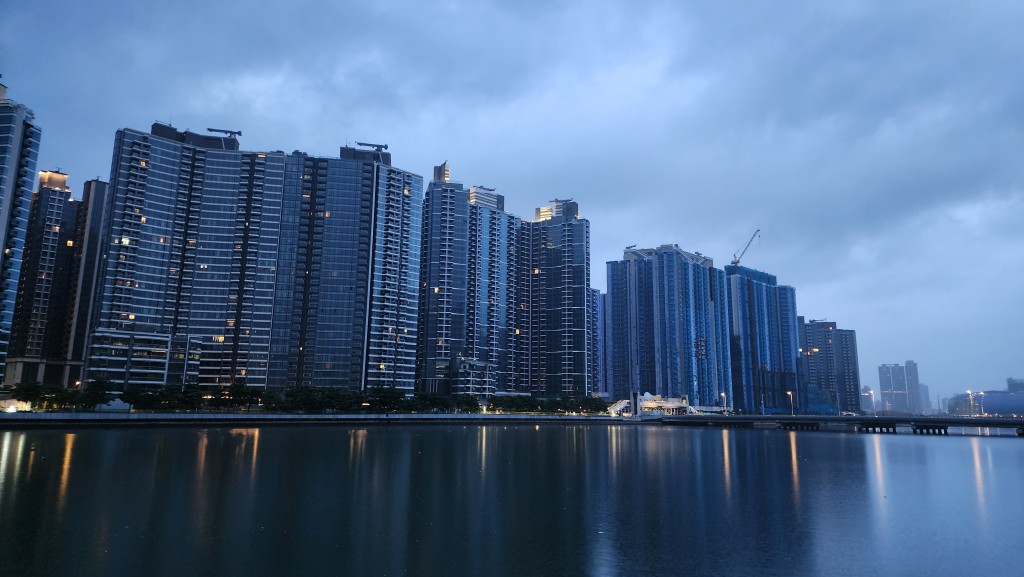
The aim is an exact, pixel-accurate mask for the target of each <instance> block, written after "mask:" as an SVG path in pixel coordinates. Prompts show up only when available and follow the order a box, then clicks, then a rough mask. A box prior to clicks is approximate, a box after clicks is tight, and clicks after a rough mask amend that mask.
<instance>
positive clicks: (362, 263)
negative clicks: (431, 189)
mask: <svg viewBox="0 0 1024 577" xmlns="http://www.w3.org/2000/svg"><path fill="white" fill-rule="evenodd" d="M284 181H285V185H284V192H285V195H284V202H283V204H282V226H281V235H280V236H281V241H280V249H279V250H278V253H277V285H276V299H275V303H274V319H273V338H272V344H271V359H272V362H271V375H270V383H269V384H270V386H273V387H275V388H286V387H292V386H312V387H333V388H341V389H345V390H350V391H356V390H360V389H364V388H367V387H393V388H396V389H402V390H408V391H411V390H412V389H413V387H414V383H415V372H416V334H417V316H418V313H419V282H420V278H419V267H420V260H419V259H420V242H421V238H420V234H421V231H420V227H421V223H422V209H423V178H422V177H421V176H418V175H416V174H413V173H411V172H407V171H404V170H400V169H397V168H394V167H392V166H391V154H390V153H388V152H383V151H382V150H363V149H355V148H351V147H343V148H342V149H341V153H340V155H339V158H319V157H313V156H309V155H306V154H303V153H298V152H296V153H293V154H291V155H289V156H288V157H287V158H286V159H285V178H284Z"/></svg>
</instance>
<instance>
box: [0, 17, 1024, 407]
mask: <svg viewBox="0 0 1024 577" xmlns="http://www.w3.org/2000/svg"><path fill="white" fill-rule="evenodd" d="M1022 21H1024V3H1021V2H1019V1H1012V0H1011V1H998V0H991V1H986V2H981V3H968V2H960V1H904V2H845V1H829V2H811V1H804V2H788V1H784V0H783V1H763V2H759V1H750V2H729V3H723V2H712V1H707V2H684V1H664V2H661V1H643V0H640V1H637V0H634V1H630V2H625V1H610V0H591V1H586V2H584V1H575V0H548V1H543V2H542V1H535V0H518V1H506V2H494V1H491V2H488V1H476V2H460V1H448V2H430V1H423V0H406V1H400V0H395V1H386V0H385V1H380V0H375V1H373V2H369V1H361V2H312V1H303V0H291V1H289V2H281V1H277V2H266V1H264V0H249V1H246V2H211V1H206V2H195V1H193V0H176V1H175V2H166V3H160V4H159V5H157V4H153V3H149V2H137V1H136V2H123V1H121V0H107V1H105V2H103V3H94V2H82V1H66V2H65V1H52V0H35V1H32V2H24V1H18V0H0V74H3V78H2V80H0V82H3V83H4V84H6V85H7V86H8V87H9V91H8V97H9V98H12V99H14V100H16V101H18V102H21V103H23V104H26V105H27V106H29V107H30V108H32V109H33V111H34V112H35V115H36V120H37V122H38V123H39V124H40V126H41V127H42V130H43V137H42V144H41V151H40V157H39V168H40V169H55V168H58V167H59V168H60V169H62V170H63V171H64V172H66V173H68V174H69V175H70V180H71V184H72V187H73V188H74V190H76V191H79V190H80V189H81V184H82V182H84V181H85V180H88V179H92V178H96V177H99V178H101V179H103V180H107V179H108V178H109V173H110V159H111V152H112V149H113V140H114V133H115V131H116V130H117V129H119V128H124V127H129V128H135V129H143V130H145V129H148V127H149V126H150V124H151V123H152V122H153V121H161V122H170V123H172V124H173V125H174V126H176V127H178V128H180V129H191V130H193V131H196V132H203V131H205V129H206V128H208V127H214V128H224V129H232V130H241V131H242V132H243V136H242V137H241V139H240V140H241V143H242V148H243V149H246V150H283V151H285V152H291V151H292V150H302V151H304V152H307V153H310V154H316V155H324V156H329V155H336V154H337V153H338V152H337V151H338V147H339V146H341V145H344V144H346V143H350V144H351V143H354V142H356V141H362V142H375V143H387V144H388V145H389V147H390V151H391V152H392V154H393V163H394V165H395V166H397V167H400V168H403V169H406V170H410V171H413V172H416V173H418V174H422V175H425V176H427V177H428V178H429V176H430V174H431V167H432V166H434V165H436V164H440V163H441V162H443V161H445V160H447V161H449V162H450V163H451V165H452V172H453V174H452V176H453V180H457V181H461V182H464V183H465V184H468V185H485V186H490V187H494V188H496V189H497V190H498V192H500V193H502V194H504V195H505V198H506V208H507V209H508V210H509V211H510V212H513V213H515V214H518V215H520V216H523V217H532V215H533V209H534V208H535V207H537V206H541V205H544V204H546V203H547V202H548V201H549V200H550V199H554V198H573V199H575V200H576V201H577V202H579V204H580V209H581V213H582V216H584V217H586V218H588V219H589V220H590V222H591V262H592V277H591V281H592V285H593V286H594V287H596V288H599V289H601V290H604V289H605V263H606V262H607V261H610V260H617V259H619V258H621V256H622V249H623V247H625V246H627V245H634V244H635V245H638V246H641V247H654V246H658V245H662V244H678V245H679V246H680V247H681V248H683V249H684V250H688V251H699V252H701V253H703V254H706V255H709V256H711V257H713V258H714V259H715V263H716V265H717V266H724V265H726V264H728V263H729V261H730V260H731V259H732V257H733V255H734V254H736V253H738V252H739V251H740V250H741V249H742V248H743V246H744V244H745V243H746V242H747V240H748V239H749V238H750V237H751V235H752V234H753V232H754V231H755V230H757V229H760V230H761V232H760V235H759V236H758V237H757V238H756V239H755V240H754V241H753V243H752V244H751V246H750V248H749V250H748V251H747V253H746V255H745V256H744V257H743V261H742V262H743V264H744V265H745V266H749V267H751V268H756V269H759V270H763V271H766V272H769V273H772V274H774V275H776V276H777V277H778V279H779V282H780V283H781V284H788V285H792V286H794V287H796V292H797V304H798V312H799V314H801V315H803V316H805V317H807V318H814V319H828V320H830V321H835V322H837V323H838V324H839V327H840V328H850V329H855V330H856V331H857V342H858V347H859V352H860V367H861V381H862V384H864V385H870V386H872V387H874V388H875V389H877V388H878V372H877V367H878V365H880V364H882V363H902V362H904V361H906V360H909V359H912V360H915V361H917V362H918V364H919V366H920V374H921V380H922V382H924V383H925V384H927V385H929V387H930V388H931V391H932V396H933V400H934V397H935V396H936V395H942V396H948V395H950V394H953V393H955V392H962V391H964V390H966V389H972V390H990V389H1003V388H1005V386H1006V378H1007V377H1010V376H1015V377H1024V330H1022V327H1024V298H1022V297H1024V161H1022V158H1024V157H1022V151H1024V74H1021V71H1022V68H1021V62H1024V34H1021V33H1020V22H1022Z"/></svg>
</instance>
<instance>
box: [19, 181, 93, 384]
mask: <svg viewBox="0 0 1024 577" xmlns="http://www.w3.org/2000/svg"><path fill="white" fill-rule="evenodd" d="M67 181H68V175H66V174H64V173H61V172H59V171H53V172H50V171H42V172H40V173H39V187H38V189H37V190H36V192H35V193H33V195H32V202H31V204H30V206H29V219H28V230H27V236H26V242H25V250H24V254H23V258H22V267H21V270H22V275H21V283H20V285H19V287H18V297H17V302H16V304H15V307H14V322H13V325H12V329H11V342H10V348H9V351H8V362H7V371H6V373H5V375H4V377H5V381H6V382H7V383H47V384H59V385H65V384H66V383H65V377H66V375H65V372H66V361H67V358H68V352H69V345H70V342H69V337H70V331H69V325H70V323H71V313H72V311H73V309H74V297H75V294H74V292H75V283H76V280H77V270H75V268H74V264H75V250H76V247H75V239H76V238H77V234H76V226H77V222H78V209H79V206H80V205H81V203H80V202H77V201H76V200H75V199H74V198H72V197H71V189H70V188H68V185H67Z"/></svg>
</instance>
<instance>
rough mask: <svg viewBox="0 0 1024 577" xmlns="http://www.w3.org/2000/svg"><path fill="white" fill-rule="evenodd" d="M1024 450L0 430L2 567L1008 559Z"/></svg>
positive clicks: (697, 432) (555, 429)
mask: <svg viewBox="0 0 1024 577" xmlns="http://www.w3.org/2000/svg"><path fill="white" fill-rule="evenodd" d="M1022 454H1024V443H1022V442H1021V440H1019V439H1005V438H1004V439H1001V438H979V437H974V438H952V437H944V438H931V437H917V436H910V435H896V436H884V435H848V434H828V433H796V432H781V431H759V430H715V429H682V428H664V427H656V426H651V427H648V426H633V425H626V426H603V425H594V426H560V425H548V424H545V425H543V426H541V425H526V426H490V427H477V426H442V425H430V426H390V427H389V426H364V427H351V428H350V427H343V426H330V427H295V428H290V427H279V428H265V429H258V428H247V429H200V430H195V429H125V430H81V431H74V432H66V431H3V432H0V544H2V545H3V550H4V551H5V554H3V555H0V575H31V574H75V575H112V576H120V575H138V574H146V575H185V574H200V573H201V574H224V575H233V574H245V575H252V576H258V575H285V574H288V575H291V574H368V575H377V574H392V575H393V574H415V575H485V574H486V575H634V574H678V573H680V572H692V573H695V574H716V575H717V574H722V575H729V574H751V575H753V574H756V575H816V574H822V573H828V574H831V575H861V574H870V573H877V574H899V573H906V572H908V571H911V570H914V571H917V572H921V573H929V574H934V575H946V574H949V575H955V574H1013V569H1012V568H1013V567H1015V566H1016V565H1017V564H1019V563H1020V562H1021V561H1024V558H1022V554H1021V552H1020V548H1018V547H1016V546H1015V545H1014V546H1012V547H1011V546H1008V545H1007V544H1011V543H1016V542H1019V540H1020V538H1021V537H1022V528H1021V526H1020V523H1019V522H1018V516H1019V512H1020V511H1021V510H1024V497H1022V496H1021V492H1020V491H1019V480H1020V479H1021V478H1024V457H1022ZM951 544H955V547H953V546H951ZM963 551H970V552H971V555H963V554H962V552H963Z"/></svg>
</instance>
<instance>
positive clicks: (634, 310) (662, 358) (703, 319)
mask: <svg viewBox="0 0 1024 577" xmlns="http://www.w3.org/2000/svg"><path fill="white" fill-rule="evenodd" d="M608 270H609V279H610V280H609V294H610V295H611V301H612V304H611V308H612V310H613V311H614V312H613V315H614V316H615V319H614V320H613V324H612V327H613V328H612V331H613V333H614V335H615V341H614V342H615V343H616V345H615V349H614V353H613V358H614V362H615V363H617V364H619V365H621V367H620V368H619V370H618V372H617V373H616V375H618V376H617V380H621V381H622V383H621V384H619V386H618V389H619V390H618V392H617V393H616V395H615V396H616V397H617V398H628V396H629V394H630V393H652V394H656V395H661V396H663V397H666V398H681V397H686V399H687V401H688V402H689V404H690V405H693V406H705V407H721V408H725V407H727V406H728V405H729V402H730V399H731V395H730V391H729V389H730V385H731V367H730V358H729V333H728V327H729V325H728V320H729V307H728V305H729V303H728V298H727V292H726V281H725V273H724V272H723V271H722V270H720V269H717V268H715V267H714V262H713V261H712V260H711V259H710V258H708V257H706V256H703V255H701V254H699V253H690V252H686V251H684V250H681V249H680V248H679V247H678V246H676V245H662V246H660V247H658V248H656V249H635V248H629V249H626V251H625V253H624V258H623V260H622V261H618V262H610V263H608Z"/></svg>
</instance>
